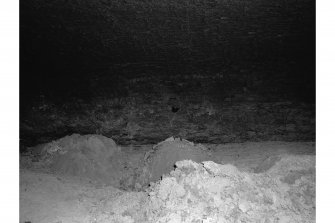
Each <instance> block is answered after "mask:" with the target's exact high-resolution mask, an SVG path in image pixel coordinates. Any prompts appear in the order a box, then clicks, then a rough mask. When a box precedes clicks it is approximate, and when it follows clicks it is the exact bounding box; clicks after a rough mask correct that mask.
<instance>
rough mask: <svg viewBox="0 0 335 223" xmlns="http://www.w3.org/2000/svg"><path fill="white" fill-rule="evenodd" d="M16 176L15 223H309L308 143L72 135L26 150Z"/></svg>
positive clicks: (311, 178)
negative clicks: (136, 141) (129, 141)
mask: <svg viewBox="0 0 335 223" xmlns="http://www.w3.org/2000/svg"><path fill="white" fill-rule="evenodd" d="M182 160H185V161H182ZM191 160H192V161H191ZM20 169H21V170H20V222H33V223H37V222H48V223H56V222H57V223H60V222H62V223H66V222H84V223H85V222H87V223H88V222H89V223H91V222H102V223H104V222H281V223H283V222H302V221H303V222H315V144H314V143H313V142H295V143H287V142H258V143H243V144H225V145H200V144H194V143H192V142H189V141H187V140H184V139H176V138H173V137H171V138H169V139H167V140H165V141H163V142H160V143H158V144H157V145H154V146H150V145H146V146H142V147H141V146H136V147H135V146H129V147H120V146H118V145H116V143H115V142H114V141H113V140H112V139H110V138H106V137H103V136H99V135H85V136H81V135H77V134H75V135H72V136H67V137H64V138H62V139H59V140H56V141H53V142H50V143H48V144H44V145H42V146H38V147H35V148H31V150H30V153H28V154H23V156H22V157H21V159H20Z"/></svg>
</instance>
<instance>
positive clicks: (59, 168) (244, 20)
mask: <svg viewBox="0 0 335 223" xmlns="http://www.w3.org/2000/svg"><path fill="white" fill-rule="evenodd" d="M329 28H330V27H329ZM330 29H331V28H330ZM19 32H20V33H19V139H18V148H17V153H18V154H19V155H18V156H19V161H18V162H19V170H18V172H19V222H20V223H75V222H80V223H146V222H148V223H156V222H157V223H179V222H180V223H181V222H185V223H193V222H199V223H249V222H250V223H256V222H259V223H314V222H316V145H315V141H316V2H315V0H30V1H23V0H21V1H20V3H19ZM16 222H17V221H16ZM328 222H331V220H330V221H328Z"/></svg>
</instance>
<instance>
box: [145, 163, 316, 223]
mask: <svg viewBox="0 0 335 223" xmlns="http://www.w3.org/2000/svg"><path fill="white" fill-rule="evenodd" d="M303 159H305V160H299V157H295V158H292V159H289V160H284V161H283V163H285V164H286V165H291V166H295V168H296V169H299V167H297V165H301V166H300V168H307V169H310V168H313V163H310V164H309V165H308V163H307V162H305V161H306V159H313V158H306V157H304V158H303ZM277 167H278V168H279V169H280V167H281V165H275V166H274V167H273V168H271V169H270V170H269V172H265V173H261V174H255V173H246V172H241V171H239V170H238V169H237V168H236V167H234V166H232V165H220V164H217V163H214V162H212V161H205V162H202V163H196V162H194V161H191V160H184V161H178V162H176V169H175V170H174V171H172V172H171V173H170V174H168V175H165V176H164V177H163V178H162V180H160V181H158V182H156V183H154V184H152V185H151V187H150V188H149V189H148V193H149V201H148V206H147V211H146V212H147V217H148V221H149V222H164V223H166V222H171V223H172V222H190V223H191V222H227V223H229V222H315V181H313V179H312V178H310V177H309V176H308V175H309V174H310V172H306V174H307V175H304V173H302V172H301V174H302V175H301V177H300V178H299V180H300V182H295V184H294V185H293V184H289V183H285V182H283V181H280V180H278V179H277V178H276V177H274V176H273V175H272V174H271V173H273V172H276V171H275V169H276V168H277ZM286 174H289V172H286ZM281 177H282V176H281ZM297 181H298V180H297ZM297 186H299V188H300V189H301V190H300V191H299V190H298V189H297ZM307 188H308V189H307ZM306 193H309V195H308V196H307V197H308V199H309V201H308V202H307V201H306V200H304V197H306ZM298 198H299V199H298Z"/></svg>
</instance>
